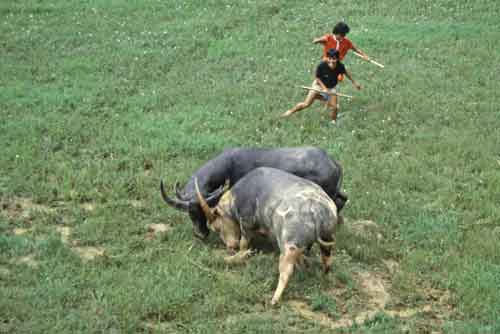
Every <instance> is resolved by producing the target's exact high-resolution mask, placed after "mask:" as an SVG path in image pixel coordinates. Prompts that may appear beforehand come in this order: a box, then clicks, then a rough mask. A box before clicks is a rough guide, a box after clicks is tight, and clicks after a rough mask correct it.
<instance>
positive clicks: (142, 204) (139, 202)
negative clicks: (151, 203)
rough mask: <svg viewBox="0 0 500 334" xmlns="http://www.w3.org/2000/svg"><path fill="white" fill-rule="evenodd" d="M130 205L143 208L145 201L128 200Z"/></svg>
mask: <svg viewBox="0 0 500 334" xmlns="http://www.w3.org/2000/svg"><path fill="white" fill-rule="evenodd" d="M128 202H129V203H130V205H131V206H132V207H134V208H143V207H144V202H143V201H139V200H130V201H128Z"/></svg>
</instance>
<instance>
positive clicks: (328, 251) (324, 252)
mask: <svg viewBox="0 0 500 334" xmlns="http://www.w3.org/2000/svg"><path fill="white" fill-rule="evenodd" d="M332 250H333V246H323V245H320V246H319V251H320V253H321V265H322V267H323V272H324V273H325V274H326V273H328V272H329V271H330V268H331V267H332V261H333V259H332Z"/></svg>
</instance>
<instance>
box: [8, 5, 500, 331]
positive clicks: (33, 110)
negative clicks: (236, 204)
mask: <svg viewBox="0 0 500 334" xmlns="http://www.w3.org/2000/svg"><path fill="white" fill-rule="evenodd" d="M499 15H500V4H499V3H498V2H497V1H491V0H484V1H475V2H470V1H444V0H442V1H435V2H429V1H403V2H401V1H392V0H384V1H379V2H352V1H343V0H342V1H335V2H333V1H319V2H311V3H307V2H303V1H269V0H263V1H258V2H257V1H248V2H233V1H188V2H179V1H168V0H167V1H153V0H147V1H141V2H134V1H123V0H114V1H98V0H94V1H80V2H75V1H70V2H67V1H60V0H54V1H51V2H47V1H34V0H25V1H20V2H14V1H4V2H2V3H1V4H0V18H1V20H0V22H1V23H0V36H1V38H0V53H1V54H2V56H1V57H0V73H1V75H0V142H1V143H2V153H1V154H0V170H1V173H0V205H1V207H0V209H1V212H0V333H2V332H5V333H45V332H51V333H75V332H81V333H97V332H119V333H122V332H129V333H136V332H141V331H143V332H165V333H170V332H189V333H219V332H240V333H262V332H271V331H273V332H278V333H281V332H283V333H284V332H286V333H302V332H305V331H308V332H310V331H324V332H328V331H329V329H328V328H326V327H325V325H324V324H322V323H320V322H318V321H316V320H314V319H309V318H307V317H304V316H302V315H300V314H299V313H298V312H297V310H295V309H294V308H293V307H292V306H291V305H289V304H287V301H288V300H301V301H304V302H305V303H306V304H307V305H308V306H309V307H310V309H311V310H312V312H314V313H315V314H318V315H326V316H327V317H329V318H330V319H331V320H332V322H333V321H336V320H338V319H341V318H342V317H343V316H345V315H346V314H347V315H350V316H351V317H354V316H355V315H356V314H359V312H361V311H362V310H364V307H365V306H366V302H367V300H368V299H369V296H367V295H366V294H365V292H364V291H363V287H362V286H360V285H359V282H358V279H359V277H358V273H359V272H374V273H385V274H384V275H385V276H383V279H384V282H386V284H389V285H390V286H388V287H387V288H388V291H389V292H390V294H391V300H390V303H389V304H388V305H387V308H390V307H393V310H395V309H398V308H399V309H401V308H405V307H406V308H418V307H423V306H424V305H431V306H432V307H433V311H432V312H417V313H415V314H414V315H411V316H409V317H393V316H391V315H389V314H388V313H383V312H381V313H378V314H377V315H376V316H375V317H373V318H371V319H367V320H366V321H364V322H361V323H358V324H354V325H352V326H351V327H347V328H339V329H336V330H334V332H338V333H342V332H357V333H395V332H406V333H420V332H426V331H427V332H429V331H433V330H434V331H441V332H444V333H496V332H498V331H499V328H500V322H499V321H498V319H499V318H500V297H499V295H498V293H497V290H498V286H499V284H500V275H499V274H498V273H499V272H500V256H499V254H500V249H499V248H500V246H499V245H500V244H499V243H498V238H499V235H500V234H499V233H500V232H499V231H500V225H499V222H500V210H498V205H499V203H500V192H499V191H498V189H500V150H499V147H500V131H498V129H499V127H500V126H499V125H500V112H499V111H498V107H497V106H498V105H499V104H500V97H499V95H498V93H497V92H498V90H499V89H500V85H499V84H498V77H499V76H500V68H499V66H498V64H499V63H500V47H499V46H498V37H499V34H498V31H499V29H500V21H498V16H499ZM341 18H345V20H346V21H347V22H348V23H349V25H350V26H351V30H352V31H351V33H350V34H349V37H350V38H351V39H352V40H353V41H354V42H355V44H356V45H357V46H359V47H360V48H361V49H363V50H364V51H365V52H366V53H368V54H369V55H371V56H372V57H373V58H374V59H376V60H377V61H380V62H381V63H383V64H385V65H386V68H385V69H384V70H380V69H378V68H377V67H375V66H373V65H370V64H368V63H364V62H362V61H361V60H359V59H357V58H355V56H354V55H352V54H351V55H348V56H347V58H346V60H345V64H346V66H347V67H348V69H349V70H350V71H351V72H352V73H353V76H354V78H355V79H356V80H357V81H359V82H360V83H361V85H362V86H363V90H362V91H359V92H358V91H356V90H355V89H353V87H352V86H351V85H350V83H349V82H346V83H343V84H342V86H341V90H342V92H344V93H346V94H352V95H355V96H356V98H355V99H354V100H352V101H350V102H349V101H345V100H341V109H340V115H341V119H340V121H339V125H338V126H337V127H335V128H332V127H330V126H329V125H328V124H327V123H328V122H327V121H328V114H327V113H326V112H325V111H323V109H322V108H321V107H320V106H319V105H313V106H312V107H311V108H309V109H308V110H305V111H302V112H299V113H298V114H297V115H294V116H293V117H291V118H290V119H287V120H282V119H280V118H279V117H278V116H279V114H280V113H282V112H284V111H285V110H287V109H288V108H290V107H291V106H292V105H293V104H295V103H297V102H299V101H300V100H301V99H303V98H304V92H303V91H302V90H300V89H299V88H297V86H298V85H308V84H309V83H310V82H311V81H312V76H313V70H314V67H315V65H316V63H317V61H318V59H319V56H320V51H321V50H320V48H319V47H318V46H315V45H313V44H312V43H311V41H312V39H313V38H314V37H318V36H320V35H322V34H324V33H327V32H329V31H331V29H332V26H333V24H334V23H335V22H337V21H338V20H340V19H341ZM301 145H314V146H319V147H322V148H324V149H326V150H327V151H328V152H329V153H330V154H331V155H332V156H334V157H335V158H336V159H338V160H339V161H341V163H342V165H343V166H344V172H345V175H344V188H345V190H346V192H347V193H348V194H349V196H350V202H349V204H348V206H347V207H346V208H345V211H344V214H345V215H346V216H347V217H348V218H349V219H350V220H351V221H355V220H360V219H362V220H365V219H369V220H372V221H374V222H376V223H377V225H378V227H379V231H378V232H377V233H380V234H381V236H382V238H375V237H374V236H373V235H368V236H365V237H363V236H359V235H355V234H353V233H350V232H349V231H342V233H340V234H339V244H338V250H337V256H336V259H335V262H334V267H333V272H332V273H331V274H330V275H329V276H327V277H324V276H323V275H322V274H321V273H320V269H319V263H318V262H319V260H318V259H317V258H316V257H313V265H312V268H311V269H310V270H309V271H305V272H297V273H296V274H295V275H294V277H293V279H292V281H291V282H290V285H289V287H288V288H287V290H286V291H285V294H284V297H283V298H284V304H283V305H282V306H281V307H280V308H277V309H271V308H270V307H269V305H268V302H269V300H270V297H271V295H272V292H273V290H274V288H275V286H276V283H277V277H278V268H277V262H278V259H277V256H276V255H273V254H265V255H262V254H261V255H258V256H257V257H254V258H252V259H250V260H249V263H248V264H247V265H246V266H244V267H238V268H229V267H226V266H225V265H224V264H223V261H222V257H223V255H222V254H224V253H223V251H222V246H221V244H220V243H219V242H218V241H217V238H216V237H215V236H212V237H211V238H210V240H209V241H208V242H207V243H201V242H199V241H197V240H193V236H192V233H191V226H190V221H189V219H188V217H187V215H185V214H183V213H181V212H178V211H175V210H173V209H171V208H168V207H166V206H165V205H164V204H163V203H162V201H161V198H160V196H159V191H158V184H159V180H160V179H164V180H165V181H166V183H167V184H169V185H172V184H173V183H174V182H175V181H176V180H179V181H181V182H184V181H185V180H187V178H188V177H189V176H190V175H191V173H192V172H193V171H194V170H196V169H197V168H198V167H199V166H200V165H201V164H203V163H204V162H205V161H206V160H208V159H210V158H211V157H213V156H215V155H217V154H218V153H219V152H220V151H221V150H223V149H224V148H227V147H232V146H254V147H284V146H301ZM26 203H28V204H26ZM89 206H91V208H92V209H89ZM30 208H31V209H30ZM158 223H163V224H168V225H169V226H170V227H171V229H170V230H169V231H168V232H166V233H165V234H163V235H162V236H159V237H155V238H152V240H150V238H147V235H148V233H149V232H148V226H149V225H150V224H158ZM61 226H64V227H70V228H71V235H70V237H69V239H70V241H69V242H63V241H62V240H61V237H60V233H59V232H58V231H57V230H56V228H57V227H61ZM21 228H23V229H26V230H27V232H26V233H25V234H21V235H16V234H15V233H14V231H15V229H21ZM91 246H92V247H100V248H102V249H104V256H101V257H97V258H96V259H94V260H90V261H85V260H83V259H81V258H80V257H79V256H78V254H77V253H76V252H75V248H76V247H91ZM313 253H314V255H315V254H316V253H317V251H315V252H313ZM26 258H30V259H32V261H34V264H30V262H29V261H24V262H23V259H26ZM383 260H392V261H395V262H397V263H398V265H399V267H398V268H399V269H398V271H397V272H395V273H390V272H389V271H387V270H386V269H384V264H383V263H384V261H383ZM342 289H345V290H342ZM429 289H434V290H437V291H441V292H443V294H444V291H446V292H447V293H449V295H450V297H449V299H446V300H445V301H440V300H439V298H434V299H433V298H431V297H430V296H429V294H428V293H427V292H428V291H429ZM434 290H433V291H434ZM332 291H344V292H343V293H341V294H338V295H334V294H333V293H332ZM436 314H439V315H440V317H438V318H436ZM436 319H438V320H436Z"/></svg>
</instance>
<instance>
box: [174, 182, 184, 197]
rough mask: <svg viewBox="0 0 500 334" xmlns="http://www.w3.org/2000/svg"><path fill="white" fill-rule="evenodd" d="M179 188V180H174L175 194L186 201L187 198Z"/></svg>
mask: <svg viewBox="0 0 500 334" xmlns="http://www.w3.org/2000/svg"><path fill="white" fill-rule="evenodd" d="M179 188H180V184H179V182H175V196H176V197H177V198H178V199H180V200H183V201H186V200H187V198H186V197H185V195H183V194H182V191H181V190H180V189H179Z"/></svg>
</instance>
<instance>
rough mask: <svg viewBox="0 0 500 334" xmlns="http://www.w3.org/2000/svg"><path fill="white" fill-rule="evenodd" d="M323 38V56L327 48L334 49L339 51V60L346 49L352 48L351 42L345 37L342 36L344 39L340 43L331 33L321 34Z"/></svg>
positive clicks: (345, 52) (343, 55) (342, 57)
mask: <svg viewBox="0 0 500 334" xmlns="http://www.w3.org/2000/svg"><path fill="white" fill-rule="evenodd" d="M323 38H325V39H326V43H325V44H324V45H323V58H325V57H326V52H327V51H328V50H330V49H335V50H338V51H339V54H340V60H343V59H344V57H345V55H346V54H347V51H349V50H350V49H352V42H351V41H350V40H349V39H348V38H347V37H344V39H343V40H342V42H340V43H339V41H337V39H336V38H335V35H332V34H328V35H325V36H323ZM339 44H340V45H339Z"/></svg>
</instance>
